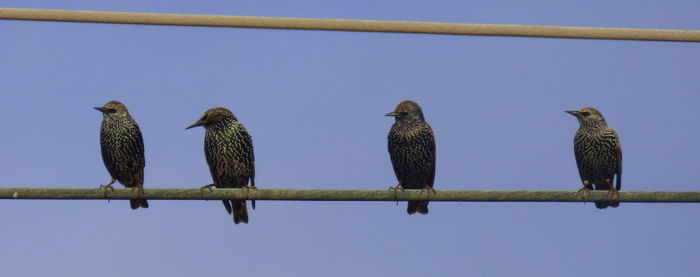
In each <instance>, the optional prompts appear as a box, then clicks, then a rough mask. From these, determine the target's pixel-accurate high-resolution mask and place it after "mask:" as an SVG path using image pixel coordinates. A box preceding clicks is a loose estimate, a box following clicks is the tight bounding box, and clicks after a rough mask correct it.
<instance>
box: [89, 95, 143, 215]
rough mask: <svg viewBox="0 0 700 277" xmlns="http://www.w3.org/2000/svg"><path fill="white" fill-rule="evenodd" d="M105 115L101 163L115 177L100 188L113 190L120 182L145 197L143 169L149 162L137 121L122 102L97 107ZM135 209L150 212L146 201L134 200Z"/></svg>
mask: <svg viewBox="0 0 700 277" xmlns="http://www.w3.org/2000/svg"><path fill="white" fill-rule="evenodd" d="M94 109H95V110H98V111H100V112H102V128H100V147H101V148H102V161H103V162H104V163H105V167H107V171H109V175H111V176H112V180H111V181H110V182H109V183H108V184H107V185H101V186H100V188H102V189H105V192H106V190H107V189H109V190H111V189H112V184H114V182H115V181H119V183H121V184H122V185H124V186H125V187H127V188H132V190H137V191H138V195H139V198H142V197H143V168H144V167H145V166H146V159H145V157H144V150H143V137H142V136H141V130H140V129H139V125H138V124H136V121H135V120H134V119H133V118H131V115H129V111H128V110H127V109H126V106H124V104H122V103H120V102H119V101H109V102H107V104H105V105H104V106H102V107H95V108H94ZM129 201H130V203H131V208H132V209H138V208H148V202H147V201H146V199H131V200H129Z"/></svg>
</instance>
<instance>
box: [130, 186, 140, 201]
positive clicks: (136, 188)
mask: <svg viewBox="0 0 700 277" xmlns="http://www.w3.org/2000/svg"><path fill="white" fill-rule="evenodd" d="M134 191H136V192H137V193H138V195H139V199H143V187H141V186H136V187H133V188H131V193H134Z"/></svg>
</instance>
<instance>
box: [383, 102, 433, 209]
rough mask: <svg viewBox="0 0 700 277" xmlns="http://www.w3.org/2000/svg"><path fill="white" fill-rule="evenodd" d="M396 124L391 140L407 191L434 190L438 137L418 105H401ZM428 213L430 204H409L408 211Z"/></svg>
mask: <svg viewBox="0 0 700 277" xmlns="http://www.w3.org/2000/svg"><path fill="white" fill-rule="evenodd" d="M393 114H395V115H394V116H395V117H396V122H395V123H394V124H393V125H392V126H391V130H390V131H389V135H388V137H387V141H388V150H389V156H390V158H391V164H392V166H393V168H394V173H395V175H396V178H397V179H398V181H399V184H400V185H401V187H403V188H405V189H423V188H425V187H426V186H428V187H430V188H432V187H433V182H434V180H435V136H434V135H433V131H432V129H431V128H430V125H429V124H428V123H427V122H425V120H424V119H423V113H422V111H421V109H420V107H419V106H418V104H416V103H415V102H412V101H404V102H402V103H401V104H399V106H397V108H396V110H395V112H394V113H393ZM416 211H417V212H419V213H421V214H427V213H428V201H409V202H408V206H407V212H408V213H409V214H413V213H415V212H416Z"/></svg>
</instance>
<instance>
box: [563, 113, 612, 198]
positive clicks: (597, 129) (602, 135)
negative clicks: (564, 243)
mask: <svg viewBox="0 0 700 277" xmlns="http://www.w3.org/2000/svg"><path fill="white" fill-rule="evenodd" d="M566 112H567V113H570V114H571V115H573V116H575V117H576V118H577V119H578V122H579V123H580V124H581V126H580V127H579V129H578V131H576V136H575V137H574V155H575V156H576V165H577V166H578V173H579V175H580V176H581V182H583V188H581V190H580V192H581V193H583V194H584V196H585V195H586V193H588V190H590V189H595V190H610V194H611V200H610V201H609V202H608V201H598V202H595V206H596V207H597V208H599V209H605V208H607V207H618V206H619V205H620V202H617V201H613V200H614V199H615V198H616V197H617V191H618V190H620V189H622V148H621V147H620V139H619V138H618V137H617V134H616V133H615V130H613V129H612V128H610V127H608V124H607V123H605V118H603V115H602V114H600V112H598V110H596V109H594V108H583V109H581V110H578V111H566ZM615 175H617V179H616V180H615V181H616V182H615V183H616V184H615V186H613V177H614V176H615Z"/></svg>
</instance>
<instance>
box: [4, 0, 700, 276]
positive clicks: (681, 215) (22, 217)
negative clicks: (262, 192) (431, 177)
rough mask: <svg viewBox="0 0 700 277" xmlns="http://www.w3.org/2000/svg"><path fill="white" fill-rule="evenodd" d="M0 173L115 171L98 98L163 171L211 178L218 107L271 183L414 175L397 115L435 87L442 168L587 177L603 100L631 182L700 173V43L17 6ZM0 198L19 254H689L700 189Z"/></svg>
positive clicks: (167, 9)
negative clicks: (140, 202)
mask: <svg viewBox="0 0 700 277" xmlns="http://www.w3.org/2000/svg"><path fill="white" fill-rule="evenodd" d="M0 6H2V7H17V8H52V9H85V10H105V11H138V12H161V13H199V14H227V15H259V16H288V17H319V18H355V19H386V20H419V21H439V22H463V23H502V24H532V25H565V26H595V27H633V28H669V29H696V30H697V29H700V20H698V17H697V15H698V14H700V3H698V2H697V1H672V2H669V1H665V2H662V1H615V3H612V2H611V1H564V2H561V1H558V2H555V1H528V2H523V1H440V2H439V3H433V2H428V1H364V0H358V1H342V2H341V1H311V0H300V1H287V2H282V3H280V2H279V1H252V2H251V1H197V2H196V3H195V2H192V3H184V2H183V3H179V2H178V3H175V2H174V1H130V0H127V1H26V0H23V1H0ZM0 37H1V38H2V41H3V43H0V61H1V62H0V83H2V84H3V86H2V88H1V89H0V94H2V100H3V101H2V102H1V103H0V107H2V108H1V109H0V116H1V117H2V118H3V119H4V120H3V122H4V126H3V127H4V128H3V131H2V132H0V142H2V143H0V176H1V177H0V185H2V186H23V187H80V188H93V187H94V188H97V187H98V186H99V185H100V184H103V183H105V182H106V181H108V180H109V174H108V173H107V171H106V170H105V168H104V166H103V164H102V160H101V158H100V150H99V126H100V121H101V116H100V114H99V113H98V112H96V111H94V110H93V109H92V107H94V106H99V105H102V104H104V103H105V102H107V101H109V100H112V99H117V100H120V101H122V102H124V103H125V104H126V105H127V107H128V108H129V110H130V112H131V114H132V116H133V117H134V118H135V119H136V120H137V121H138V123H139V125H140V126H141V130H142V132H143V136H144V140H145V146H146V176H145V186H146V188H147V189H148V188H194V187H199V186H201V185H204V184H208V183H210V182H211V177H210V176H209V172H208V169H207V166H206V161H205V159H204V153H203V150H202V143H203V137H204V135H203V130H201V129H193V130H187V131H185V130H184V128H185V127H186V126H188V125H189V124H191V123H192V122H194V121H195V120H196V119H197V118H198V117H199V116H200V115H201V114H202V113H203V112H204V111H205V110H206V109H208V108H211V107H214V106H223V107H226V108H229V109H230V110H232V111H233V113H234V114H236V116H237V117H238V118H239V120H240V121H241V122H242V123H243V124H244V125H245V126H246V128H247V129H248V131H249V132H250V133H251V135H252V137H253V142H254V146H255V154H256V169H257V178H256V184H257V185H258V186H259V187H260V188H324V189H333V188H358V189H384V188H387V187H389V186H391V185H395V184H396V179H395V177H394V174H393V171H392V169H391V164H390V162H389V155H388V153H387V151H386V135H387V132H388V130H389V128H390V126H391V124H392V119H391V118H387V117H384V116H383V115H384V114H385V113H387V112H389V111H391V110H392V109H393V108H394V106H395V105H396V104H398V103H399V102H400V101H402V100H405V99H412V100H415V101H417V102H418V103H420V104H421V106H422V107H423V111H424V113H425V117H426V119H427V121H428V122H430V124H431V125H432V127H433V129H434V132H435V135H436V142H437V151H438V154H437V174H436V180H435V189H437V190H438V191H439V190H441V189H493V190H515V189H529V190H563V189H569V190H575V189H578V188H579V187H580V184H579V178H578V174H577V172H576V166H575V161H574V158H573V152H572V144H573V143H572V140H573V135H574V132H575V131H576V129H577V128H578V123H577V122H576V120H575V119H574V118H573V117H571V116H570V115H568V114H565V113H564V112H563V111H564V110H571V109H578V108H581V107H585V106H593V107H596V108H598V109H599V110H600V111H601V112H602V113H603V114H604V115H605V117H606V119H607V121H608V123H609V124H610V125H611V126H612V127H613V128H615V130H616V131H617V133H618V134H619V136H620V138H621V141H622V148H623V153H624V171H623V186H622V188H623V190H698V189H699V187H698V185H700V184H699V183H698V181H697V180H699V179H700V171H699V170H698V168H700V159H699V158H698V157H699V156H700V146H698V143H697V141H698V135H700V127H698V120H697V118H698V112H697V111H698V106H699V105H700V81H699V80H700V79H698V72H700V63H699V62H698V61H700V44H693V43H670V42H635V41H603V40H564V39H536V38H507V37H467V36H435V35H412V34H382V33H342V32H321V31H282V30H253V29H225V28H195V27H165V26H130V25H105V24H79V23H55V22H26V21H0ZM150 204H151V208H149V209H146V210H137V211H132V210H130V209H129V207H128V203H127V201H111V202H109V203H108V202H106V201H98V200H88V201H50V200H44V201H30V200H17V201H12V200H4V201H0V216H2V218H3V223H2V228H0V245H2V249H3V251H0V266H1V267H2V268H3V272H4V274H6V275H7V276H45V275H46V273H50V274H53V275H57V276H94V275H97V274H99V275H101V276H124V275H129V276H197V275H205V276H231V275H241V276H290V275H302V274H303V275H305V276H328V275H331V276H358V275H365V276H378V275H388V276H426V275H429V274H432V275H438V274H439V275H442V276H464V275H466V274H470V275H473V276H506V275H507V276H511V275H515V274H517V275H525V276H590V275H592V274H600V273H603V272H604V273H607V274H610V275H613V276H614V275H617V276H662V275H671V276H691V275H695V274H697V257H698V254H700V253H699V252H700V250H698V247H697V245H698V244H699V243H700V238H699V237H698V235H697V234H698V232H700V224H699V223H698V222H700V221H699V220H698V219H699V218H698V212H699V208H700V206H698V205H697V204H630V203H622V205H621V207H620V208H618V209H607V210H603V211H601V210H597V209H595V207H594V205H593V204H592V203H588V204H581V203H437V202H433V203H431V204H430V214H429V215H427V216H419V215H413V216H409V215H407V214H406V212H405V203H401V204H400V205H399V206H396V204H395V203H390V202H376V203H369V202H368V203H365V202H281V201H260V202H258V205H257V210H255V211H251V212H250V224H248V225H234V224H233V223H232V220H231V218H230V216H228V215H227V214H226V213H225V211H224V209H223V207H221V206H222V205H221V203H220V202H219V201H157V200H152V201H150Z"/></svg>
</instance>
